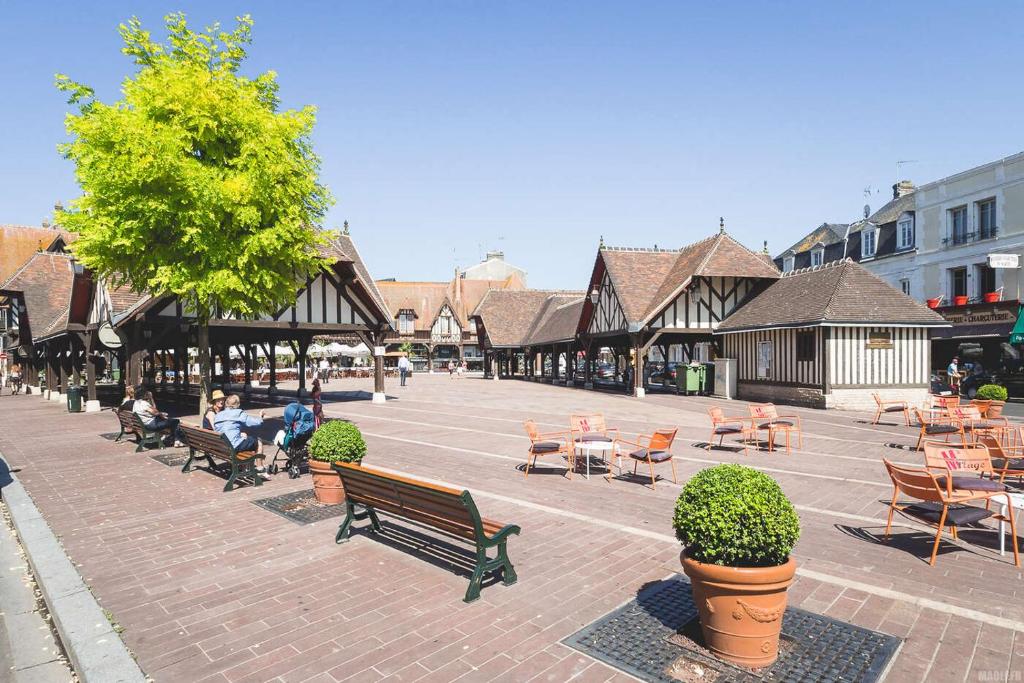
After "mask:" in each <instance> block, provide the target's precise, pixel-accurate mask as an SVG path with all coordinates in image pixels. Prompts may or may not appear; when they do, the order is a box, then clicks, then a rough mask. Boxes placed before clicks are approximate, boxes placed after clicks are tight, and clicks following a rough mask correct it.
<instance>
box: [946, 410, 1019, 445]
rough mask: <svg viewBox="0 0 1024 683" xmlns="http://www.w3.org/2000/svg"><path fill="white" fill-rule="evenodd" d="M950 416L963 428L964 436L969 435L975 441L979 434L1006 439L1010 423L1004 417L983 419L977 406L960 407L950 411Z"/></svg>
mask: <svg viewBox="0 0 1024 683" xmlns="http://www.w3.org/2000/svg"><path fill="white" fill-rule="evenodd" d="M950 416H951V417H952V418H953V420H954V421H955V422H958V423H959V424H960V426H961V427H962V428H963V430H964V433H965V434H970V435H971V438H972V439H974V440H976V439H977V438H978V435H979V434H994V435H997V436H998V437H999V438H1000V440H1003V439H1005V438H1006V433H1007V432H1008V431H1010V422H1009V420H1007V419H1006V418H1005V417H993V418H990V419H984V418H982V417H981V411H980V410H978V407H977V406H972V405H966V406H964V405H961V406H957V407H956V408H951V409H950Z"/></svg>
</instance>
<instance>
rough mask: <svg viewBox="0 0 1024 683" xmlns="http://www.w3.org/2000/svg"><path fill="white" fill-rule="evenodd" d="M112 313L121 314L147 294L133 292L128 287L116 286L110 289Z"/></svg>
mask: <svg viewBox="0 0 1024 683" xmlns="http://www.w3.org/2000/svg"><path fill="white" fill-rule="evenodd" d="M108 294H109V295H110V306H111V308H112V309H113V310H112V311H110V314H111V315H120V314H121V313H124V312H125V311H127V310H129V309H130V308H131V307H132V306H134V305H135V304H137V303H139V302H140V301H142V299H144V298H145V297H146V296H147V295H146V294H139V293H137V292H133V291H132V290H130V289H128V288H127V287H116V288H112V289H110V290H109V292H108Z"/></svg>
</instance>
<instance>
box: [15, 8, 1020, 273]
mask: <svg viewBox="0 0 1024 683" xmlns="http://www.w3.org/2000/svg"><path fill="white" fill-rule="evenodd" d="M176 10H182V11H185V12H186V13H187V14H188V16H189V18H190V21H192V22H193V23H195V24H197V25H203V24H206V23H209V22H211V21H214V20H221V21H222V22H224V23H228V22H231V21H232V20H233V17H234V16H236V15H238V14H242V13H250V14H251V15H252V16H253V18H254V20H255V22H256V25H255V30H254V36H255V40H254V44H253V46H252V49H251V60H250V70H251V72H252V73H255V72H257V71H262V70H264V69H268V68H273V69H275V70H276V71H277V72H278V74H279V80H280V83H281V94H282V97H283V100H284V104H285V105H286V106H300V105H304V104H314V105H317V106H318V107H319V118H318V124H317V129H316V136H315V139H316V146H317V150H318V152H319V153H320V155H321V156H322V157H323V180H324V182H326V184H327V185H328V186H329V187H330V188H331V190H332V192H333V193H334V195H335V196H336V197H337V200H338V202H337V205H336V206H335V207H334V208H333V209H332V211H331V213H330V215H329V219H328V225H329V226H332V227H333V226H340V225H341V223H342V222H343V221H344V220H348V221H349V222H350V223H351V227H352V232H353V235H354V237H355V239H356V242H357V245H358V246H359V248H360V250H361V252H362V254H363V257H364V258H365V260H366V261H367V262H368V265H369V266H370V269H371V272H372V273H373V274H374V276H375V277H390V276H396V277H400V278H403V279H444V278H447V277H450V275H451V273H452V271H453V268H454V267H455V266H467V265H470V264H472V263H474V262H475V261H477V260H478V257H479V256H480V255H481V254H482V252H483V251H485V250H487V249H492V248H500V249H503V250H504V251H505V253H506V258H507V259H508V260H509V261H511V262H513V263H515V264H517V265H520V266H522V267H524V268H526V269H527V270H528V271H529V281H530V284H531V285H532V286H536V287H557V288H576V289H580V288H583V287H585V285H586V281H587V278H588V277H589V273H590V269H591V267H592V265H593V257H594V254H595V250H596V247H597V243H598V238H599V236H600V235H603V236H604V239H605V242H606V243H607V244H612V245H625V246H653V245H655V244H657V245H659V246H673V247H674V246H681V245H683V244H687V243H689V242H692V241H695V240H697V239H701V238H703V237H705V236H707V235H708V234H710V233H712V232H713V231H715V230H717V226H718V217H719V216H725V219H726V226H727V228H728V230H729V231H730V233H732V234H733V235H734V236H736V237H737V238H738V239H740V240H741V241H742V242H744V243H745V244H747V245H748V246H750V247H752V248H760V246H761V244H762V241H763V240H768V242H769V250H770V251H771V252H772V253H773V254H777V253H779V252H781V251H782V250H784V249H785V248H786V247H788V246H789V245H790V244H791V243H792V242H794V241H795V240H796V239H797V238H798V237H799V236H800V235H802V234H803V233H804V232H806V231H807V230H809V229H810V228H812V227H813V226H815V225H818V224H820V223H821V222H822V221H825V220H828V221H846V220H850V219H853V218H856V217H858V216H859V215H860V213H861V207H862V206H863V204H864V203H865V197H864V193H863V192H864V188H865V187H868V186H870V187H872V188H873V189H874V191H875V194H874V195H873V196H872V197H871V198H870V200H868V201H869V203H870V204H871V205H872V207H874V208H877V207H878V206H881V205H882V204H883V203H884V202H885V201H887V199H888V198H889V197H890V196H891V194H890V193H891V189H890V186H891V185H892V183H893V182H895V180H896V163H897V161H899V160H908V159H909V160H916V163H913V164H907V165H905V166H904V167H903V172H902V174H901V175H902V176H904V177H907V178H910V179H912V180H914V181H915V182H917V183H918V184H921V183H923V182H927V181H930V180H935V179H937V178H940V177H943V176H945V175H948V174H951V173H955V172H957V171H960V170H964V169H966V168H969V167H971V166H975V165H978V164H981V163H985V162H987V161H991V160H994V159H998V158H1000V157H1003V156H1006V155H1009V154H1012V153H1015V152H1019V151H1021V150H1024V139H1022V136H1021V132H1022V130H1021V129H1022V122H1024V117H1022V115H1021V112H1022V111H1024V87H1021V86H1022V83H1024V77H1022V74H1024V68H1022V67H1024V64H1022V62H1024V52H1022V48H1021V45H1024V40H1022V35H1021V33H1022V32H1024V28H1022V27H1024V4H1020V3H1009V2H1004V3H971V4H968V3H942V2H928V3H915V2H901V3H865V2H859V3H821V2H817V3H730V2H717V3H707V2H702V3H692V4H689V3H682V2H669V3H658V2H648V3H630V2H619V3H603V2H597V1H594V0H592V1H589V2H578V3H574V2H560V3H550V2H412V1H410V2H361V3H352V2H322V3H314V2H288V3H282V2H202V3H200V2H178V3H174V4H169V3H168V4H165V3H157V2H145V3H127V2H89V3H84V2H63V1H55V0H48V1H47V2H11V1H10V0H0V46H2V50H3V57H2V59H0V83H2V84H3V94H4V97H3V104H2V105H0V160H2V161H0V223H25V224H38V223H39V222H40V221H41V220H42V219H43V217H44V216H47V215H48V214H50V213H51V212H52V206H53V203H54V202H55V201H56V200H63V201H65V202H66V201H68V200H69V199H71V198H73V197H74V196H76V194H77V188H76V185H75V183H74V178H73V174H72V168H71V165H70V163H69V162H67V161H65V160H63V159H61V158H60V157H59V155H58V154H57V152H56V150H55V146H56V145H57V143H58V142H60V141H62V140H64V139H65V136H64V130H63V116H64V113H65V112H66V110H67V105H66V104H65V102H64V99H63V97H62V96H61V95H60V94H59V93H57V92H56V91H55V90H54V89H53V87H52V82H53V74H54V73H56V72H65V73H68V74H70V75H71V76H72V77H74V78H76V79H78V80H81V81H83V82H85V83H88V84H90V85H92V86H93V87H95V88H96V89H97V92H98V94H99V96H100V98H101V99H104V100H107V101H110V100H113V99H116V97H117V93H118V85H119V82H120V80H121V79H122V78H123V77H124V76H125V75H126V74H127V73H128V72H129V71H130V70H131V68H132V65H131V63H130V61H129V60H128V58H126V57H124V56H122V55H121V54H120V52H119V48H120V44H119V39H118V36H117V33H116V26H117V24H118V23H119V22H121V21H124V20H126V19H127V18H128V17H130V16H132V15H133V14H134V15H138V16H139V17H140V18H141V19H142V20H143V21H144V22H145V24H146V25H147V26H148V27H149V28H151V29H152V30H153V31H154V33H157V34H160V33H161V32H162V31H161V29H162V21H161V17H162V16H163V15H164V14H165V13H167V12H170V11H176Z"/></svg>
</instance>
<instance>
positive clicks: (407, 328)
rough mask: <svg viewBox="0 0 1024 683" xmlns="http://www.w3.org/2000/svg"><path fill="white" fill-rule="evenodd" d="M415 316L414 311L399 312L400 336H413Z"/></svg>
mask: <svg viewBox="0 0 1024 683" xmlns="http://www.w3.org/2000/svg"><path fill="white" fill-rule="evenodd" d="M415 317H416V316H415V315H414V314H413V312H412V311H399V312H398V333H399V334H412V333H413V320H414V319H415Z"/></svg>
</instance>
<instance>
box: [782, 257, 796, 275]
mask: <svg viewBox="0 0 1024 683" xmlns="http://www.w3.org/2000/svg"><path fill="white" fill-rule="evenodd" d="M795 261H796V259H795V258H794V257H792V256H787V257H785V258H784V259H782V272H783V273H788V272H790V271H791V270H793V264H794V262H795Z"/></svg>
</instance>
